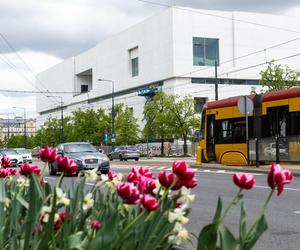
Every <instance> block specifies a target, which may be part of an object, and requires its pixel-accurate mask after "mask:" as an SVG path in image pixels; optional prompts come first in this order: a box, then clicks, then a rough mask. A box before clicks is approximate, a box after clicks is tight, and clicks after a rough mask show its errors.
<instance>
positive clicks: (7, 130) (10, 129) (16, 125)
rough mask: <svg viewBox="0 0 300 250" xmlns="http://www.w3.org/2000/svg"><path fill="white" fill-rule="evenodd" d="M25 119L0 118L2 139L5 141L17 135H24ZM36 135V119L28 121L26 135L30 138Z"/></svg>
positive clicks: (0, 135)
mask: <svg viewBox="0 0 300 250" xmlns="http://www.w3.org/2000/svg"><path fill="white" fill-rule="evenodd" d="M24 129H25V128H24V119H23V118H21V117H15V118H13V119H3V118H0V139H1V140H4V139H6V138H10V137H11V136H15V135H24ZM35 134H36V119H26V135H27V136H28V137H30V136H34V135H35Z"/></svg>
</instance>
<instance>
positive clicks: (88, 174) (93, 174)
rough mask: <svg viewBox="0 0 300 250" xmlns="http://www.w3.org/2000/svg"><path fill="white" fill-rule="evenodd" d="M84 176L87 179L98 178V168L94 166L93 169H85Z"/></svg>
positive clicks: (93, 179) (94, 179)
mask: <svg viewBox="0 0 300 250" xmlns="http://www.w3.org/2000/svg"><path fill="white" fill-rule="evenodd" d="M84 176H85V177H86V179H87V181H96V180H98V174H97V168H94V169H93V170H86V171H84Z"/></svg>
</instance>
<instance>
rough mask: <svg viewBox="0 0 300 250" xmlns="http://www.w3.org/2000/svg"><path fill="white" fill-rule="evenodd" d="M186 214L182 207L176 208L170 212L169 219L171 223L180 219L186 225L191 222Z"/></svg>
mask: <svg viewBox="0 0 300 250" xmlns="http://www.w3.org/2000/svg"><path fill="white" fill-rule="evenodd" d="M184 215H185V212H184V211H182V210H181V209H180V208H175V209H174V212H169V214H168V220H169V222H170V223H173V222H174V221H178V222H180V223H181V224H183V225H184V224H186V223H188V222H189V219H188V218H187V217H185V216H184Z"/></svg>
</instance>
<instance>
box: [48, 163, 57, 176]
mask: <svg viewBox="0 0 300 250" xmlns="http://www.w3.org/2000/svg"><path fill="white" fill-rule="evenodd" d="M49 174H50V175H56V171H55V170H54V167H53V165H52V164H51V163H50V164H49Z"/></svg>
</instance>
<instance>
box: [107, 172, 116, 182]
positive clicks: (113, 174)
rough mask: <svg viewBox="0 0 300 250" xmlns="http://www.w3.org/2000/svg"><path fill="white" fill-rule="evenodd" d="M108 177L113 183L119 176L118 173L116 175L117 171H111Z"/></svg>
mask: <svg viewBox="0 0 300 250" xmlns="http://www.w3.org/2000/svg"><path fill="white" fill-rule="evenodd" d="M107 176H108V179H109V180H111V181H112V180H113V179H115V178H116V177H117V176H118V175H117V173H116V172H115V171H112V170H109V172H108V174H107Z"/></svg>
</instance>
